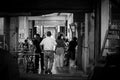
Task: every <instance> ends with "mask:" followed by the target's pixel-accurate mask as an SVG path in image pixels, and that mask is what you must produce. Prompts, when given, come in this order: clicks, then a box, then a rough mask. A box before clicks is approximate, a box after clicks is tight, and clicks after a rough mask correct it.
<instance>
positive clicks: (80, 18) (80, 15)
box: [74, 12, 85, 70]
mask: <svg viewBox="0 0 120 80" xmlns="http://www.w3.org/2000/svg"><path fill="white" fill-rule="evenodd" d="M84 17H85V16H84V13H79V12H77V13H74V22H76V23H77V32H78V48H77V57H76V60H77V66H78V68H79V69H80V70H83V69H82V36H81V26H82V25H81V23H83V22H84Z"/></svg>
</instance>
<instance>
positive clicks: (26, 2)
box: [0, 0, 95, 15]
mask: <svg viewBox="0 0 120 80" xmlns="http://www.w3.org/2000/svg"><path fill="white" fill-rule="evenodd" d="M94 2H95V0H76V1H74V0H2V1H1V2H0V3H1V4H0V14H1V15H2V14H4V15H9V14H14V13H28V14H29V13H30V14H32V15H38V14H39V15H40V14H46V13H53V12H73V11H91V10H93V8H94V4H95V3H94Z"/></svg>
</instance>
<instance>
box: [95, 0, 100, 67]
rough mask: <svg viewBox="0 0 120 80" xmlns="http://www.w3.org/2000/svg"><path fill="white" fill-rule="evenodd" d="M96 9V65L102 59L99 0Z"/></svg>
mask: <svg viewBox="0 0 120 80" xmlns="http://www.w3.org/2000/svg"><path fill="white" fill-rule="evenodd" d="M95 6H96V8H95V34H94V36H95V38H94V42H95V43H94V44H95V46H94V50H95V51H94V52H95V65H96V64H97V61H98V60H99V58H100V49H101V0H97V2H96V5H95Z"/></svg>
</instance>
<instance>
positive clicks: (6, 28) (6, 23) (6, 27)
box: [3, 17, 10, 50]
mask: <svg viewBox="0 0 120 80" xmlns="http://www.w3.org/2000/svg"><path fill="white" fill-rule="evenodd" d="M3 31H4V32H3V33H4V36H5V43H6V48H7V49H8V50H10V17H4V30H3Z"/></svg>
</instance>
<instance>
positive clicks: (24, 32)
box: [19, 16, 30, 42]
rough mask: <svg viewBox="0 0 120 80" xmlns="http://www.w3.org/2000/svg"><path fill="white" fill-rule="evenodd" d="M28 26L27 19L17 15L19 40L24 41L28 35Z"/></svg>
mask: <svg viewBox="0 0 120 80" xmlns="http://www.w3.org/2000/svg"><path fill="white" fill-rule="evenodd" d="M29 27H30V26H28V20H27V17H25V16H20V17H19V42H24V40H25V39H26V38H27V37H29Z"/></svg>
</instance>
